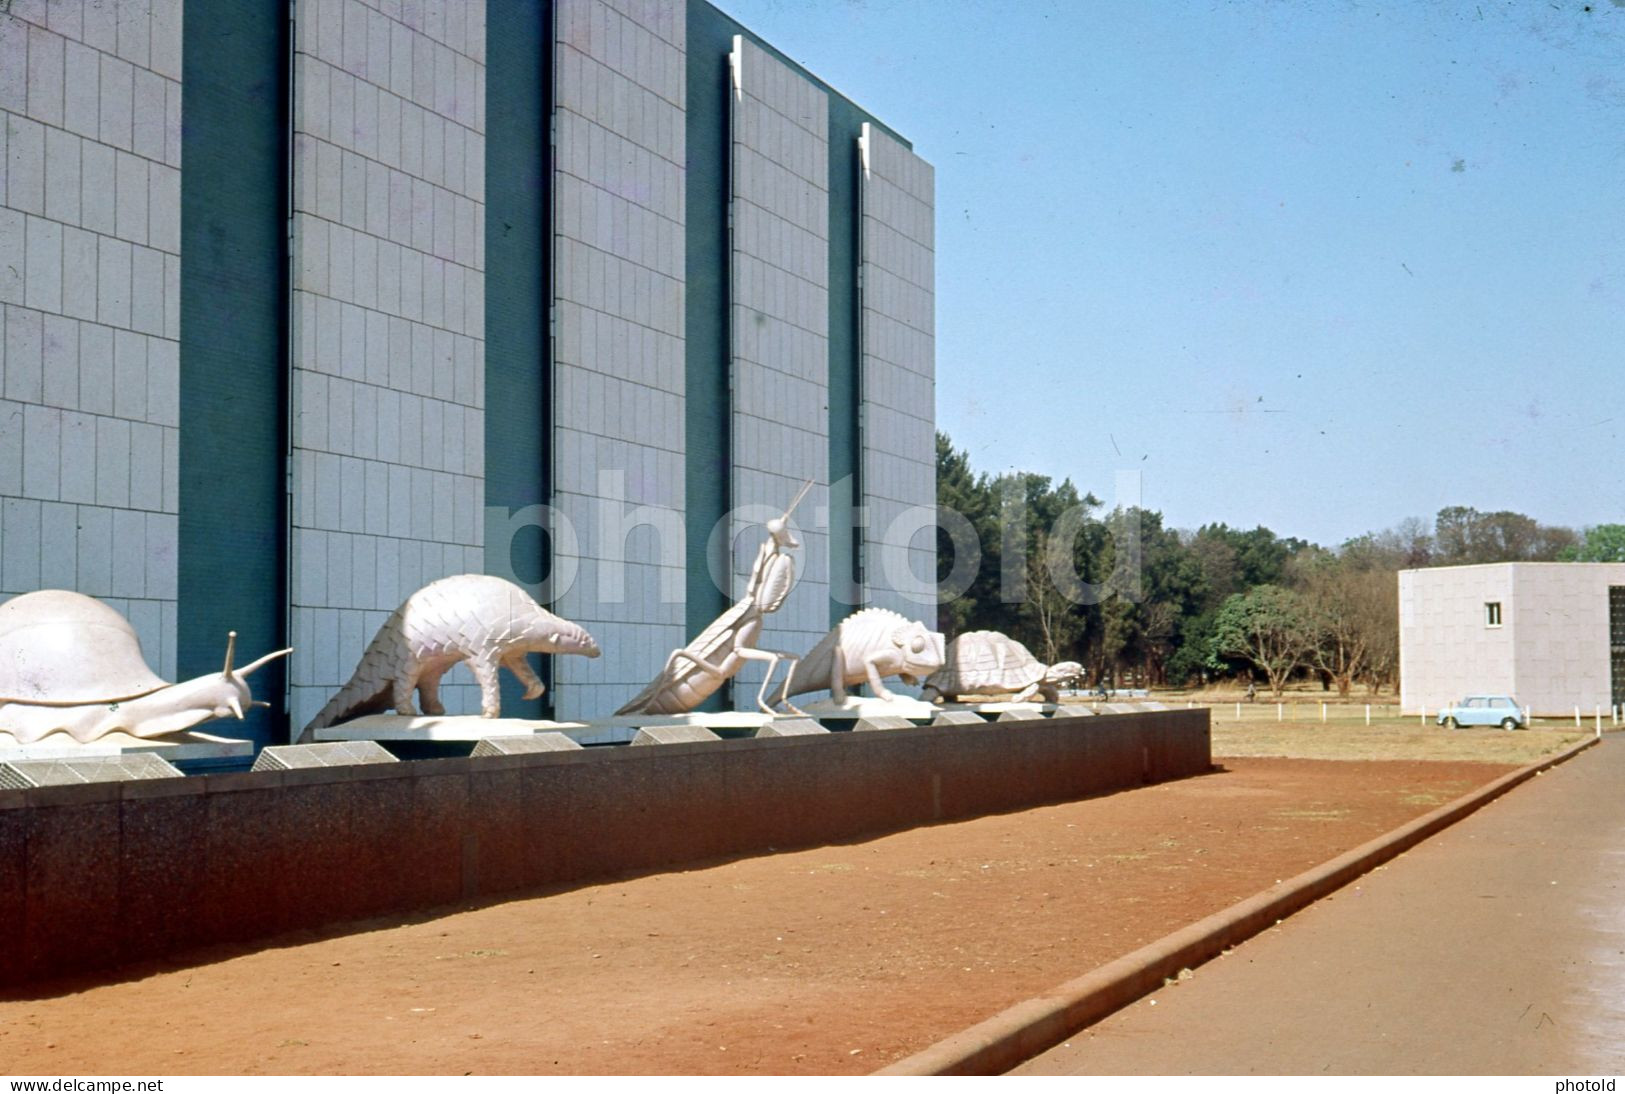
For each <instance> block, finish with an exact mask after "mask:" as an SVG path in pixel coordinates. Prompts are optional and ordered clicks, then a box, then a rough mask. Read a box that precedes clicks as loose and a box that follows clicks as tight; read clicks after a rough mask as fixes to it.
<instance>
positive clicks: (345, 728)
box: [311, 714, 586, 741]
mask: <svg viewBox="0 0 1625 1094" xmlns="http://www.w3.org/2000/svg"><path fill="white" fill-rule="evenodd" d="M584 728H586V726H585V723H582V722H548V721H531V720H529V719H526V718H480V717H477V716H475V715H472V714H448V715H442V716H440V717H434V716H431V715H427V714H423V715H417V716H415V717H410V718H409V717H407V716H405V715H402V714H369V715H367V716H366V717H364V718H356V719H355V720H353V721H349V722H341V723H339V724H338V725H336V726H328V727H327V728H326V729H318V730H316V731H315V732H313V733H312V734H311V736H312V737H313V738H315V739H316V740H318V741H483V740H485V739H486V738H487V737H517V736H520V735H523V734H527V733H544V732H565V733H568V732H569V731H571V730H579V729H584Z"/></svg>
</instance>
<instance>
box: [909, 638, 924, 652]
mask: <svg viewBox="0 0 1625 1094" xmlns="http://www.w3.org/2000/svg"><path fill="white" fill-rule="evenodd" d="M908 648H909V649H911V650H913V651H914V652H915V653H924V652H925V639H923V638H916V639H914V641H912V642H910V643H909V644H908Z"/></svg>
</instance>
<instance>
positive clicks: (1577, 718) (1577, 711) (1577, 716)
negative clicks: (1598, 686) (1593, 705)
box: [1574, 703, 1580, 729]
mask: <svg viewBox="0 0 1625 1094" xmlns="http://www.w3.org/2000/svg"><path fill="white" fill-rule="evenodd" d="M1574 728H1575V729H1579V728H1580V705H1579V704H1578V703H1576V704H1575V705H1574Z"/></svg>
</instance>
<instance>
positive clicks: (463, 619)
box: [304, 574, 598, 738]
mask: <svg viewBox="0 0 1625 1094" xmlns="http://www.w3.org/2000/svg"><path fill="white" fill-rule="evenodd" d="M527 653H576V654H580V655H582V656H583V657H597V656H598V643H597V642H594V641H593V638H592V635H590V634H588V633H587V632H586V631H585V630H583V629H582V628H581V627H578V626H576V625H575V624H574V623H571V622H570V621H569V620H567V619H560V618H559V617H558V616H556V615H554V614H553V613H552V612H550V611H548V610H547V609H545V608H543V607H542V606H541V605H540V604H538V603H536V601H534V600H532V599H531V598H530V596H529V594H527V593H526V592H525V590H523V589H521V588H520V587H519V586H517V585H515V584H514V583H513V582H511V581H504V580H503V579H502V578H500V577H488V576H486V575H484V574H459V575H457V576H456V577H443V578H441V579H440V580H439V581H435V582H431V583H430V584H428V585H425V586H424V587H423V588H421V589H419V590H418V591H417V592H415V593H413V594H412V595H411V596H409V597H407V599H406V603H404V604H402V605H401V606H400V607H399V608H396V609H395V611H394V613H393V614H392V615H390V617H389V618H388V619H387V620H385V621H384V625H383V626H382V627H379V628H378V633H377V634H376V635H374V636H373V640H372V643H371V644H370V645H369V646H368V647H367V652H366V653H364V654H363V655H362V657H361V663H360V664H359V665H357V666H356V670H355V673H354V674H353V675H352V676H351V677H350V681H349V683H347V684H345V685H344V687H342V688H340V689H339V692H338V694H337V695H335V696H333V698H332V699H330V700H328V703H327V705H326V706H325V707H323V708H322V710H321V713H320V714H318V715H316V717H315V718H314V719H312V720H311V723H310V725H308V726H306V727H305V732H304V737H307V738H308V737H309V736H310V734H311V733H312V731H314V730H318V729H325V728H327V727H328V726H331V725H335V724H337V723H339V722H343V721H346V720H348V719H350V718H358V717H360V716H361V715H363V714H377V713H381V712H382V711H385V710H389V709H391V708H393V709H394V711H395V713H397V714H402V715H406V716H407V717H411V716H412V715H414V714H416V713H417V712H416V711H415V710H413V709H412V692H413V691H414V690H415V691H416V692H417V693H418V700H419V702H420V703H421V704H422V706H423V713H425V714H437V715H438V714H444V713H445V712H446V708H445V707H443V706H441V705H440V693H439V692H440V678H441V677H442V676H444V675H445V674H446V672H447V670H449V669H450V668H451V667H452V666H453V665H455V664H457V662H459V661H467V662H468V667H469V669H470V670H471V671H472V672H473V673H474V679H475V680H476V681H477V682H478V683H479V685H480V714H481V716H482V717H486V718H499V717H501V716H502V693H501V689H500V687H499V685H498V681H497V669H498V666H506V667H507V668H508V670H509V671H510V672H512V673H513V674H514V675H515V676H517V677H518V678H519V682H520V683H522V684H524V685H525V698H526V699H536V698H540V697H541V694H542V692H543V690H544V687H543V685H542V681H541V679H540V678H539V677H538V676H537V675H536V673H535V672H534V671H533V670H532V669H531V667H530V664H529V663H528V662H527V661H526V660H525V655H526V654H527Z"/></svg>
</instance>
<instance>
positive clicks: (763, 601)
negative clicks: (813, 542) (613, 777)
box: [615, 480, 812, 714]
mask: <svg viewBox="0 0 1625 1094" xmlns="http://www.w3.org/2000/svg"><path fill="white" fill-rule="evenodd" d="M811 488H812V481H811V480H808V482H807V484H806V485H805V486H803V487H802V488H801V491H800V493H798V494H796V497H795V500H794V501H792V502H791V503H790V507H789V508H788V509H786V510H785V511H784V516H782V517H774V518H773V519H772V520H769V521H768V522H767V539H766V540H765V541H764V542H763V543H762V546H761V548H760V549H759V550H758V551H757V552H756V562H755V564H754V565H753V566H752V567H751V572H750V583H749V584H748V585H747V586H746V588H745V595H744V597H743V598H742V599H741V600H739V602H738V603H736V604H734V606H733V607H731V608H729V609H728V610H727V611H725V612H723V613H722V614H721V615H719V616H718V617H717V618H716V621H715V622H713V623H712V624H711V625H710V626H709V627H707V628H705V630H703V631H701V632H700V634H699V636H698V637H697V638H695V639H694V641H692V642H690V643H689V644H688V645H686V646H684V647H682V648H681V649H677V650H673V651H672V652H671V656H670V657H668V658H666V664H665V667H664V668H662V669H661V670H660V675H658V676H656V677H655V678H654V679H653V680H651V681H650V682H649V686H648V687H646V688H644V689H643V690H642V691H640V692H638V694H637V696H636V697H635V698H633V699H632V700H631V701H630V702H628V703H627V704H626V705H625V706H623V707H621V709H619V710H617V711H616V712H615V713H616V714H685V713H687V712H688V711H691V710H693V709H694V708H695V707H697V706H699V705H700V704H701V703H702V702H704V701H705V700H706V699H707V698H709V697H710V696H711V695H712V694H714V693H715V692H716V690H717V689H718V688H720V687H721V686H722V685H723V683H724V682H726V681H727V680H730V679H732V678H733V677H734V676H735V675H737V674H738V672H739V670H741V669H743V668H744V667H745V663H746V662H747V661H766V662H767V675H766V677H765V678H763V680H762V686H761V689H760V690H759V691H758V692H757V693H756V705H757V707H759V708H760V709H761V710H763V711H764V712H766V713H768V714H772V713H774V710H773V707H771V706H769V705H768V702H767V691H768V687H769V685H770V684H772V682H773V672H774V670H775V669H777V668H778V666H779V662H781V661H788V662H789V663H790V666H791V668H793V667H794V666H795V663H796V661H797V660H798V658H797V657H796V655H795V654H791V653H784V652H782V651H780V650H764V649H758V648H756V640H757V638H759V637H760V636H761V633H762V623H763V620H764V617H766V616H767V615H768V614H770V613H772V612H776V611H778V610H779V608H780V607H782V606H783V604H784V601H785V598H787V597H788V596H789V595H790V587H791V586H792V585H794V584H795V580H796V565H795V556H793V555H791V554H790V548H793V547H800V546H801V541H800V540H798V539H796V537H795V533H794V532H792V531H791V530H790V514H791V513H794V512H795V510H796V506H797V505H799V504H801V499H802V498H804V497H806V496H807V491H808V490H810V489H811ZM789 682H790V681H789V669H786V673H785V686H786V687H787V686H788V685H789ZM778 702H780V703H783V704H784V705H785V706H786V707H787V708H788V709H789V710H791V711H794V712H795V713H797V714H800V713H801V711H799V710H796V708H795V707H793V706H791V705H790V703H789V700H788V698H787V696H786V694H785V693H784V690H783V688H781V689H780V695H779V698H778Z"/></svg>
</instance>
